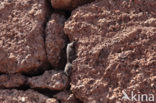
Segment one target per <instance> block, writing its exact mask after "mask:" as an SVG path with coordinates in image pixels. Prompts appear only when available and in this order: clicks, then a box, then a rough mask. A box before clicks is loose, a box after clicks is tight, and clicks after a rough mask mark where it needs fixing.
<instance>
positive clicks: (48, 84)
mask: <svg viewBox="0 0 156 103" xmlns="http://www.w3.org/2000/svg"><path fill="white" fill-rule="evenodd" d="M28 84H29V85H30V87H31V88H37V89H38V88H40V89H49V90H63V89H65V88H66V87H67V85H68V77H67V76H66V75H65V74H64V73H63V72H59V71H54V70H51V71H45V73H44V74H43V75H41V76H36V77H32V78H29V79H28Z"/></svg>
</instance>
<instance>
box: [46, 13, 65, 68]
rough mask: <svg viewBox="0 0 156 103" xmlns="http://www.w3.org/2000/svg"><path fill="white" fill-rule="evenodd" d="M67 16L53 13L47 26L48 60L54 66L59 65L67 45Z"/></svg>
mask: <svg viewBox="0 0 156 103" xmlns="http://www.w3.org/2000/svg"><path fill="white" fill-rule="evenodd" d="M65 20H66V19H65V17H64V16H63V15H60V14H57V13H53V14H52V15H51V18H50V20H49V22H48V23H47V26H46V41H45V46H46V52H47V57H48V61H49V62H50V64H51V65H52V66H59V62H60V59H61V53H62V51H63V48H64V47H65V35H64V31H63V27H64V22H65Z"/></svg>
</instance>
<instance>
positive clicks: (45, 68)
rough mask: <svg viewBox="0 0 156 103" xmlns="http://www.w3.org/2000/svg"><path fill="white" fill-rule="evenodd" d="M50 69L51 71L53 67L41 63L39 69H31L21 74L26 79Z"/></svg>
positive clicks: (47, 63)
mask: <svg viewBox="0 0 156 103" xmlns="http://www.w3.org/2000/svg"><path fill="white" fill-rule="evenodd" d="M51 69H53V67H52V66H51V64H50V63H49V62H48V61H47V62H45V63H43V64H42V65H41V66H40V67H38V68H35V69H32V70H31V71H29V72H23V73H21V74H22V75H24V76H26V77H33V76H39V75H42V74H43V73H44V72H45V71H46V70H51Z"/></svg>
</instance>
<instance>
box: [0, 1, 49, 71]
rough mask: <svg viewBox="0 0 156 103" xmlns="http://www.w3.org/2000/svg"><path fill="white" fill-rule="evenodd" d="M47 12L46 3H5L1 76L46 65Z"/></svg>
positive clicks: (0, 13) (0, 17) (0, 6)
mask: <svg viewBox="0 0 156 103" xmlns="http://www.w3.org/2000/svg"><path fill="white" fill-rule="evenodd" d="M46 8H47V7H46V0H24V1H23V0H1V2H0V72H5V73H15V72H27V71H30V70H32V69H35V68H37V67H39V66H40V65H41V64H42V63H43V62H44V61H45V59H46V54H45V49H44V42H43V38H42V36H43V23H44V21H45V16H46V12H47V9H46Z"/></svg>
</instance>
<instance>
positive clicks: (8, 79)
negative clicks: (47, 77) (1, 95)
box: [0, 74, 26, 89]
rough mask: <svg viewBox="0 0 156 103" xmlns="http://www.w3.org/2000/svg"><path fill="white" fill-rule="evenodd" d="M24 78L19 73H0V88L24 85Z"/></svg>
mask: <svg viewBox="0 0 156 103" xmlns="http://www.w3.org/2000/svg"><path fill="white" fill-rule="evenodd" d="M25 82H26V78H25V77H24V76H22V75H20V74H8V75H5V74H3V75H0V88H1V89H2V88H17V87H20V86H22V85H24V84H25Z"/></svg>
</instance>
